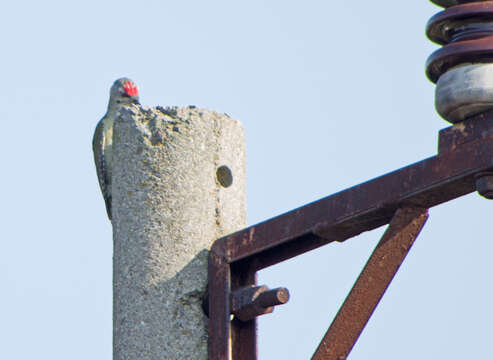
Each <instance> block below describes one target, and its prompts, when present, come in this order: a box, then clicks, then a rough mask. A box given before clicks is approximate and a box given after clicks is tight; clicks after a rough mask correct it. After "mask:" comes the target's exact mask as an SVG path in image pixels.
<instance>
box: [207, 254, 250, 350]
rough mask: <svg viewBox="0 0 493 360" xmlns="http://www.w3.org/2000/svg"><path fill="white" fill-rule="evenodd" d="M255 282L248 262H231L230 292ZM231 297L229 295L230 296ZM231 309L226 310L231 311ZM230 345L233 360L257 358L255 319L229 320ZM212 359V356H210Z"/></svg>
mask: <svg viewBox="0 0 493 360" xmlns="http://www.w3.org/2000/svg"><path fill="white" fill-rule="evenodd" d="M256 284H257V273H256V272H255V271H254V270H253V269H252V266H251V264H250V263H248V262H243V263H238V264H231V290H230V291H231V292H233V291H234V290H236V289H239V288H243V287H246V286H249V285H256ZM230 297H231V296H230ZM231 310H232V309H229V310H228V311H229V312H230V313H231V312H232V311H231ZM231 347H232V358H233V359H234V360H256V359H257V319H256V318H254V319H252V320H249V321H240V320H239V319H237V318H236V317H235V318H233V320H232V321H231ZM211 359H213V358H211Z"/></svg>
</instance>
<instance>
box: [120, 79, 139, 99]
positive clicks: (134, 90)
mask: <svg viewBox="0 0 493 360" xmlns="http://www.w3.org/2000/svg"><path fill="white" fill-rule="evenodd" d="M123 90H125V92H126V93H127V95H128V96H137V95H139V88H138V87H137V85H135V84H134V83H133V82H131V81H125V83H124V84H123Z"/></svg>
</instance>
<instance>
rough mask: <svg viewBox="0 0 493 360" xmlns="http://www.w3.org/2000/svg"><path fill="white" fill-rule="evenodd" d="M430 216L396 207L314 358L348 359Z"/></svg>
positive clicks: (414, 210)
mask: <svg viewBox="0 0 493 360" xmlns="http://www.w3.org/2000/svg"><path fill="white" fill-rule="evenodd" d="M427 219H428V210H427V209H422V208H401V209H399V210H397V212H396V214H395V215H394V217H393V218H392V221H391V222H390V224H389V227H388V228H387V231H386V232H385V233H384V234H383V236H382V239H381V240H380V242H379V243H378V245H377V247H376V248H375V250H374V251H373V253H372V254H371V256H370V259H369V260H368V262H367V263H366V265H365V267H364V269H363V271H362V272H361V274H360V276H359V277H358V280H356V283H355V284H354V286H353V288H352V289H351V292H350V293H349V295H348V297H347V298H346V300H345V301H344V304H343V305H342V307H341V308H340V310H339V312H338V313H337V315H336V317H335V319H334V321H333V322H332V324H331V325H330V327H329V330H327V333H326V334H325V336H324V338H323V340H322V342H321V343H320V345H319V346H318V349H317V350H316V352H315V354H314V355H313V357H312V360H340V359H346V357H347V356H348V355H349V352H350V351H351V349H352V348H353V346H354V344H355V343H356V340H358V337H359V335H360V334H361V332H362V331H363V329H364V327H365V325H366V323H367V322H368V320H369V319H370V316H371V315H372V314H373V311H374V310H375V308H376V307H377V305H378V303H379V301H380V299H381V298H382V296H383V294H384V293H385V290H387V287H388V286H389V285H390V282H391V281H392V279H393V278H394V275H395V274H396V273H397V270H399V267H400V266H401V264H402V262H403V261H404V259H405V257H406V255H407V253H408V252H409V250H411V246H412V245H413V243H414V240H415V239H416V238H417V236H418V235H419V232H420V231H421V229H422V228H423V226H424V224H425V222H426V220H427Z"/></svg>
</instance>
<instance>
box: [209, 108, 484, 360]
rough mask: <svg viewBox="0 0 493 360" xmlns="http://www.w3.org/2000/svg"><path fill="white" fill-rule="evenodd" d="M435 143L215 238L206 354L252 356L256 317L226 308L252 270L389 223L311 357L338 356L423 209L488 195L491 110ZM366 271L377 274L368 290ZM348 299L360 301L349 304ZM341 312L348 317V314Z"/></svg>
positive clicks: (218, 358) (400, 256) (252, 279)
mask: <svg viewBox="0 0 493 360" xmlns="http://www.w3.org/2000/svg"><path fill="white" fill-rule="evenodd" d="M438 147H439V152H438V155H436V156H433V157H430V158H428V159H425V160H422V161H420V162H417V163H415V164H412V165H409V166H407V167H404V168H402V169H399V170H396V171H394V172H391V173H388V174H386V175H383V176H381V177H378V178H375V179H373V180H370V181H368V182H365V183H362V184H360V185H357V186H354V187H352V188H349V189H347V190H344V191H341V192H339V193H336V194H334V195H331V196H328V197H325V198H323V199H321V200H318V201H315V202H313V203H310V204H308V205H306V206H303V207H300V208H298V209H295V210H292V211H290V212H288V213H285V214H283V215H280V216H278V217H275V218H273V219H271V220H268V221H265V222H262V223H260V224H257V225H254V226H251V227H248V228H246V229H244V230H241V231H238V232H236V233H234V234H231V235H229V236H226V237H224V238H221V239H219V240H217V241H216V242H215V243H214V245H213V246H212V249H211V252H210V258H209V294H210V295H209V315H210V321H209V358H210V359H211V360H229V359H233V360H255V359H257V346H256V321H255V319H253V320H249V321H240V320H238V319H236V318H234V319H233V320H231V305H230V298H231V294H232V292H233V291H235V290H238V289H241V288H243V287H247V286H251V285H255V284H256V272H257V271H259V270H261V269H263V268H266V267H268V266H271V265H274V264H277V263H279V262H281V261H284V260H287V259H290V258H292V257H295V256H297V255H300V254H303V253H305V252H307V251H310V250H313V249H316V248H318V247H320V246H323V245H326V244H328V243H331V242H333V241H344V240H346V239H349V238H351V237H354V236H356V235H358V234H360V233H362V232H364V231H369V230H373V229H375V228H377V227H380V226H382V225H385V224H388V223H390V227H389V229H388V230H387V232H386V233H385V234H384V236H383V238H382V240H381V242H380V243H379V245H378V246H377V248H376V250H375V252H374V254H373V255H372V256H371V258H370V260H369V261H368V263H367V266H366V268H365V270H363V272H362V274H361V275H360V278H359V279H358V281H357V283H356V284H355V286H354V288H353V290H352V292H351V293H350V295H349V296H348V298H347V299H346V303H345V304H344V305H343V306H342V308H341V310H340V312H339V314H338V315H337V317H336V319H335V320H334V322H333V325H332V326H331V328H330V329H329V331H328V332H327V335H326V337H325V338H324V340H323V341H322V343H321V344H320V346H319V348H318V350H317V351H316V353H315V355H314V357H313V359H317V360H319V359H345V358H346V356H347V354H348V353H349V351H350V350H351V348H352V347H353V345H354V342H355V341H356V340H357V338H358V336H359V333H360V332H361V331H362V329H363V327H364V326H365V324H366V322H367V321H368V319H369V317H370V316H371V314H372V312H373V310H374V309H375V307H376V306H377V304H378V301H379V300H380V298H381V296H382V295H383V293H384V291H385V289H386V288H387V286H388V285H389V283H390V281H391V280H392V278H393V276H394V274H395V272H396V271H397V270H398V268H399V265H400V263H401V262H402V261H403V260H404V258H405V255H406V254H407V252H408V251H409V248H410V246H411V245H412V243H413V241H414V239H415V237H416V236H417V235H418V233H419V231H420V229H421V227H422V226H423V224H424V222H425V220H426V211H427V209H429V208H430V207H433V206H436V205H439V204H442V203H444V202H447V201H450V200H453V199H455V198H458V197H460V196H463V195H466V194H469V193H471V192H474V191H476V190H478V191H479V192H480V193H481V194H482V195H483V196H485V197H490V196H489V194H493V192H492V190H493V189H490V188H491V187H493V181H492V173H493V113H492V112H490V113H486V114H482V115H478V116H476V117H475V118H472V119H469V120H468V121H467V122H465V123H459V124H456V125H454V126H452V127H449V128H446V129H444V130H442V131H441V132H440V134H439V146H438ZM391 221H392V222H391ZM382 256H384V257H387V258H388V259H389V262H388V263H385V265H384V266H383V268H382V267H380V268H379V267H378V265H376V264H375V261H377V259H379V258H381V257H382ZM368 273H372V274H375V275H378V276H376V277H375V280H374V281H375V283H374V284H372V285H373V286H372V288H371V290H370V288H369V286H368V283H367V282H368V277H367V274H368ZM355 303H360V304H364V306H362V307H361V308H358V309H355V308H354V304H355ZM274 305H276V304H274V303H273V304H271V305H269V304H266V305H265V306H274ZM348 310H350V311H349V312H355V314H353V315H351V316H349V317H348V313H349V312H348ZM336 344H339V345H341V344H343V345H341V347H340V348H339V347H338V346H339V345H337V346H336Z"/></svg>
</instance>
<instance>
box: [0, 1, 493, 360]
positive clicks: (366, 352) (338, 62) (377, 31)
mask: <svg viewBox="0 0 493 360" xmlns="http://www.w3.org/2000/svg"><path fill="white" fill-rule="evenodd" d="M2 8H3V9H2V13H1V14H0V31H1V33H2V57H1V59H0V64H1V68H2V69H3V71H2V86H1V87H0V94H1V95H0V119H1V121H2V125H3V131H2V135H1V137H2V141H1V142H0V150H1V152H2V160H3V161H2V168H3V172H2V173H3V176H2V177H1V178H0V184H1V189H2V206H1V208H0V209H1V210H0V211H1V219H2V226H1V230H0V238H1V241H0V281H1V284H2V291H1V294H2V296H0V319H1V321H0V339H1V340H0V358H1V359H50V360H65V359H72V360H78V359H80V360H82V359H84V360H86V359H111V350H112V348H111V336H112V335H111V334H112V329H111V326H112V322H111V316H112V310H111V306H112V302H111V296H112V285H111V271H112V270H111V267H112V260H111V256H112V239H111V226H110V223H109V222H108V220H107V219H106V214H105V209H104V205H103V201H102V198H101V195H100V192H99V188H98V184H97V181H96V175H95V170H94V166H93V160H92V153H91V139H92V135H93V131H94V127H95V125H96V123H97V121H98V120H99V119H100V117H101V116H102V115H103V114H104V112H105V110H106V105H107V99H108V90H109V87H110V85H111V83H112V82H113V81H114V80H115V79H116V78H118V77H120V76H128V77H130V78H132V79H134V80H135V81H136V82H137V83H138V84H139V86H140V88H141V99H142V102H143V103H144V104H146V105H158V104H159V105H164V106H166V105H189V104H194V105H197V106H200V107H204V108H210V109H215V110H218V111H220V112H226V113H228V114H230V115H231V116H232V117H234V118H236V119H239V120H241V121H242V123H243V124H244V127H245V129H246V133H247V147H248V221H249V224H253V223H256V222H258V221H261V220H264V219H266V218H269V217H272V216H275V215H278V214H280V213H282V212H285V211H287V210H290V209H292V208H294V207H298V206H300V205H303V204H305V203H308V202H311V201H313V200H316V199H318V198H321V197H323V196H326V195H329V194H331V193H334V192H336V191H339V190H342V189H345V188H347V187H349V186H352V185H355V184H358V183H360V182H363V181H366V180H369V179H371V178H373V177H375V176H378V175H381V174H384V173H386V172H388V171H391V170H394V169H397V168H400V167H402V166H405V165H407V164H410V163H413V162H415V161H418V160H421V159H423V158H426V157H428V156H432V155H433V154H434V153H435V151H436V146H437V132H438V130H439V129H441V128H443V127H446V126H447V123H446V122H445V121H443V120H441V119H440V118H439V116H438V115H437V114H436V113H435V111H434V107H433V97H434V86H433V84H431V83H430V82H429V81H428V80H427V79H426V78H425V75H424V63H425V60H426V58H427V57H428V55H429V54H430V53H431V52H432V51H433V50H434V49H435V48H436V47H435V46H434V45H433V44H431V43H430V42H429V41H428V40H427V39H426V38H425V35H424V27H425V24H426V22H427V21H428V19H429V18H430V17H431V16H432V15H433V14H435V13H436V12H437V11H438V10H439V8H438V7H436V6H434V5H432V4H431V3H430V2H429V1H428V0H419V1H416V0H414V1H400V2H396V1H391V0H381V1H374V2H369V1H344V2H343V1H339V2H329V1H321V0H318V1H315V0H307V1H304V2H300V1H286V0H284V1H278V0H271V1H259V0H251V1H248V2H235V1H226V0H224V1H218V0H210V1H181V2H176V1H174V2H172V1H164V2H163V1H139V2H136V1H125V0H121V1H104V2H103V1H93V0H88V1H84V2H67V1H50V0H47V1H17V2H14V1H10V2H7V3H5V4H4V5H3V7H2ZM492 214H493V202H488V201H486V200H484V199H482V198H480V197H479V196H478V195H476V194H472V195H469V196H466V197H464V198H462V199H459V200H456V201H453V202H451V203H448V204H445V205H443V206H441V207H437V208H434V209H432V210H431V212H430V219H429V221H428V224H427V225H426V227H425V229H424V230H423V232H422V234H421V236H420V237H419V238H418V240H417V242H416V244H415V246H414V248H413V249H412V251H411V253H410V255H409V256H408V259H407V260H406V262H405V263H404V265H403V267H402V268H401V270H400V272H399V273H398V275H397V277H396V279H395V280H394V282H393V284H392V285H391V287H390V289H389V290H388V292H387V294H386V296H385V297H384V299H383V301H382V302H381V304H380V306H379V307H378V309H377V311H376V312H375V314H374V317H373V318H372V320H371V321H370V323H369V324H368V326H367V328H366V330H365V332H364V333H363V335H362V337H361V338H360V340H359V342H358V344H357V345H356V347H355V348H354V350H353V353H352V356H351V359H376V358H378V359H382V360H386V359H389V360H394V359H400V360H405V359H413V360H414V359H485V358H487V357H488V356H489V354H491V349H490V345H489V342H490V341H491V323H492V322H493V311H492V310H491V304H492V303H493V292H492V291H491V286H490V285H489V284H490V283H491V273H492V268H493V265H492V264H491V260H490V259H491V254H492V253H493V245H492V242H491V232H490V227H491V215H492ZM382 232H383V229H379V230H376V231H374V232H372V233H368V234H365V235H362V236H360V237H358V238H355V239H352V240H349V241H347V242H345V243H342V244H331V245H328V246H326V247H324V248H322V249H320V250H317V251H315V252H313V253H310V254H307V255H304V256H301V257H299V258H296V259H294V260H291V261H289V262H286V263H284V264H282V265H278V266H275V267H273V268H270V269H267V270H265V271H263V272H262V273H261V276H260V278H261V282H262V283H265V284H267V285H269V286H270V287H275V286H286V287H288V288H289V290H290V292H291V301H290V303H289V304H287V305H285V306H283V307H279V308H278V309H277V310H276V311H275V313H274V314H273V315H268V316H265V317H264V318H263V319H262V320H261V321H260V359H281V358H285V359H295V360H296V359H308V358H309V357H310V356H311V354H312V353H313V351H314V349H315V348H316V346H317V345H318V343H319V341H320V339H321V337H322V336H323V334H324V332H325V330H326V329H327V327H328V326H329V324H330V321H331V319H332V317H333V316H334V315H335V313H336V311H337V309H338V307H339V305H340V304H341V302H342V300H343V299H344V297H345V295H346V294H347V292H348V291H349V289H350V288H351V285H352V283H353V281H354V279H355V277H356V276H357V274H358V273H359V271H360V269H361V267H362V266H363V264H364V263H365V261H366V259H367V257H368V255H369V253H370V252H371V250H372V249H373V247H374V246H375V245H376V242H377V241H378V238H379V236H380V234H381V233H382Z"/></svg>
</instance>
